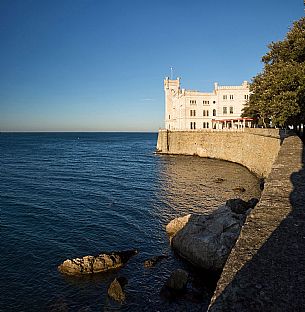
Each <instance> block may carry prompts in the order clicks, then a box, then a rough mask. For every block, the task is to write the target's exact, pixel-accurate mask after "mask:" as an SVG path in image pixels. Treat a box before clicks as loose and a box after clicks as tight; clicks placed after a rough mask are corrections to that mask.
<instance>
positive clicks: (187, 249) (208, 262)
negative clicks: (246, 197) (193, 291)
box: [168, 199, 253, 271]
mask: <svg viewBox="0 0 305 312" xmlns="http://www.w3.org/2000/svg"><path fill="white" fill-rule="evenodd" d="M252 207H253V202H251V203H247V202H244V201H242V200H240V199H237V200H231V201H228V202H227V205H223V206H221V207H219V208H218V209H217V210H216V211H213V212H212V213H211V214H209V215H188V216H185V219H186V217H187V222H185V224H184V226H183V227H182V228H180V229H178V230H177V231H176V232H175V231H174V230H171V231H168V233H170V234H171V237H170V238H171V245H172V247H173V248H174V249H175V250H176V251H177V252H178V254H179V255H180V256H181V257H183V258H185V259H186V260H188V261H189V262H191V263H192V264H193V265H195V266H198V267H200V268H203V269H206V270H212V271H218V270H221V269H222V268H223V266H224V264H225V262H226V260H227V258H228V255H229V253H230V251H231V249H232V248H233V246H234V244H235V242H236V240H237V238H238V236H239V233H240V230H241V227H242V225H243V224H244V221H245V218H246V215H247V212H248V211H249V209H250V208H252ZM185 219H183V220H185ZM180 220H181V218H180ZM171 223H172V224H174V222H173V221H171V222H170V224H171ZM180 224H181V222H180ZM177 228H178V227H177Z"/></svg>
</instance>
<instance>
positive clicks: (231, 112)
mask: <svg viewBox="0 0 305 312" xmlns="http://www.w3.org/2000/svg"><path fill="white" fill-rule="evenodd" d="M230 114H233V106H230Z"/></svg>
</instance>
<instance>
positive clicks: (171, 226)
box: [166, 214, 191, 237]
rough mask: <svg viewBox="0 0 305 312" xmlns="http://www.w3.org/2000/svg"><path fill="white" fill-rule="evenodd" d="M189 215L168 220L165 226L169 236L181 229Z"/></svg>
mask: <svg viewBox="0 0 305 312" xmlns="http://www.w3.org/2000/svg"><path fill="white" fill-rule="evenodd" d="M190 217H191V215H190V214H188V215H186V216H183V217H178V218H175V219H173V220H172V221H170V222H169V223H168V224H167V226H166V233H167V234H168V235H169V237H172V236H174V235H175V234H176V233H177V232H178V231H180V230H181V229H183V228H184V227H185V225H186V224H187V223H188V221H189V218H190Z"/></svg>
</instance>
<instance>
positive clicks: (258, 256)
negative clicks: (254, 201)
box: [209, 136, 305, 312]
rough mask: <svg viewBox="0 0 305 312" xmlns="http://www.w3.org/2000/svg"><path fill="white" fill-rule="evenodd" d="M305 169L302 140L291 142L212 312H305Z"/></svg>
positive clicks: (250, 220) (251, 219)
mask: <svg viewBox="0 0 305 312" xmlns="http://www.w3.org/2000/svg"><path fill="white" fill-rule="evenodd" d="M304 166H305V151H304V147H303V144H302V141H301V140H300V139H299V138H298V137H297V136H291V137H288V138H287V139H285V140H284V142H283V146H282V148H281V150H280V153H279V155H278V158H277V160H276V162H275V163H274V165H273V169H272V172H271V174H270V176H269V178H268V180H267V183H266V185H265V190H264V192H263V194H262V197H261V201H260V203H259V204H258V205H257V206H256V208H255V209H254V210H253V211H252V213H251V214H250V215H249V216H248V218H247V221H246V223H245V225H244V227H243V229H242V232H241V235H240V237H239V239H238V241H237V243H236V245H235V247H234V248H233V250H232V252H231V254H230V256H229V258H228V260H227V263H226V265H225V268H224V271H223V273H222V276H221V278H220V280H219V282H218V285H217V289H216V292H215V294H214V297H213V298H212V301H211V305H210V308H209V311H210V312H216V311H230V312H231V311H238V312H242V311H285V312H287V311H293V312H298V311H305V167H304Z"/></svg>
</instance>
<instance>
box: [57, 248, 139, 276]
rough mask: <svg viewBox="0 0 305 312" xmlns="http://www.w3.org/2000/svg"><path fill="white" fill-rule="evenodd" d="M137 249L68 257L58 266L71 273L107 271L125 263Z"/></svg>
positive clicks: (66, 272) (59, 268) (63, 271)
mask: <svg viewBox="0 0 305 312" xmlns="http://www.w3.org/2000/svg"><path fill="white" fill-rule="evenodd" d="M137 253H138V252H137V250H126V251H119V252H111V253H103V254H100V255H97V256H85V257H82V258H75V259H67V260H65V261H64V262H63V263H62V264H61V265H59V266H58V270H59V271H60V272H61V273H65V274H69V275H79V274H92V273H100V272H106V271H108V270H111V269H116V268H119V267H121V266H122V265H124V264H125V263H126V262H127V261H128V260H129V258H130V257H132V256H133V255H135V254H137Z"/></svg>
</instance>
